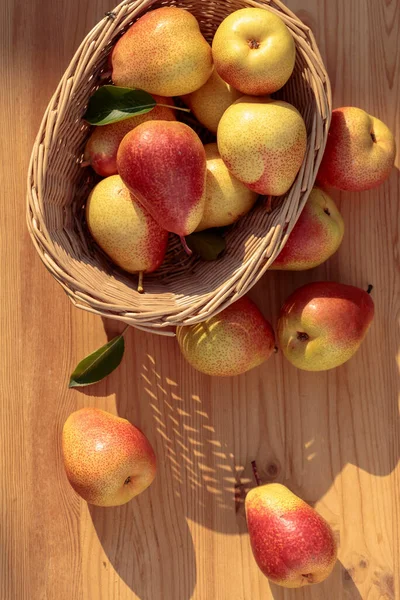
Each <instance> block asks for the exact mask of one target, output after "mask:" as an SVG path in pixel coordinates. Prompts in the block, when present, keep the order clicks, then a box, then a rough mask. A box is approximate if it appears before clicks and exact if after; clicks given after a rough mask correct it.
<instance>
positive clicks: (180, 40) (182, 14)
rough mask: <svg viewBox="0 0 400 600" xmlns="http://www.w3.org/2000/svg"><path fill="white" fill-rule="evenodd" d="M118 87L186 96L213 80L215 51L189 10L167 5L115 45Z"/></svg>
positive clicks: (142, 18) (112, 62) (115, 80)
mask: <svg viewBox="0 0 400 600" xmlns="http://www.w3.org/2000/svg"><path fill="white" fill-rule="evenodd" d="M111 64H112V79H113V82H114V83H115V85H119V86H123V87H132V88H140V89H143V90H146V92H149V93H150V94H158V95H159V96H182V95H183V94H190V93H191V92H194V91H195V90H198V89H199V88H200V87H201V86H202V85H204V84H205V82H206V81H207V79H208V78H209V77H210V75H211V72H212V69H213V62H212V52H211V47H210V45H209V44H208V43H207V41H206V40H205V38H204V37H203V36H202V34H201V31H200V27H199V23H198V21H197V20H196V17H194V16H193V15H192V14H191V13H190V12H189V11H187V10H183V9H182V8H176V7H174V6H164V7H162V8H158V9H156V10H152V11H149V12H147V13H146V14H145V15H143V17H141V18H140V19H139V20H138V21H136V22H135V23H134V24H133V25H132V26H131V27H130V28H129V29H128V31H127V32H126V33H125V34H124V35H123V36H122V37H121V38H120V39H119V40H118V42H117V43H116V45H115V47H114V50H113V53H112V58H111Z"/></svg>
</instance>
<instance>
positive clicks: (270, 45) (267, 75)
mask: <svg viewBox="0 0 400 600" xmlns="http://www.w3.org/2000/svg"><path fill="white" fill-rule="evenodd" d="M212 52H213V58H214V63H215V68H216V70H217V71H218V73H219V74H220V75H221V77H222V79H224V80H225V81H227V82H228V83H230V84H231V85H233V86H234V87H235V88H236V89H237V90H240V91H241V92H243V94H249V95H250V96H264V95H265V94H272V93H273V92H276V91H277V90H279V89H280V88H281V87H282V86H283V85H284V84H285V83H286V82H287V80H288V79H289V77H290V76H291V74H292V72H293V68H294V64H295V60H296V46H295V43H294V39H293V36H292V34H291V33H290V31H289V29H288V28H287V27H286V25H285V23H284V22H283V20H282V19H281V18H280V17H279V16H278V15H277V14H276V13H275V12H272V11H270V10H265V9H264V8H242V9H240V10H236V11H234V12H232V13H231V14H230V15H228V16H227V17H226V19H224V20H223V21H222V23H221V24H220V26H219V27H218V29H217V31H216V32H215V36H214V40H213V44H212Z"/></svg>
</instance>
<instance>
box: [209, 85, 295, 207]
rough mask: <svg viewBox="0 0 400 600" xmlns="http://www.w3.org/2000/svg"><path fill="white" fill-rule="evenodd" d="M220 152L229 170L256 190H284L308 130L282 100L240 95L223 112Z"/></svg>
mask: <svg viewBox="0 0 400 600" xmlns="http://www.w3.org/2000/svg"><path fill="white" fill-rule="evenodd" d="M217 141H218V149H219V152H220V154H221V156H222V158H223V160H224V162H225V164H226V166H227V167H228V169H229V170H230V171H231V173H232V174H233V175H234V176H235V177H236V178H237V179H239V180H240V181H241V182H242V183H244V184H245V185H246V186H247V187H248V188H250V189H251V190H253V191H254V192H257V193H258V194H263V195H271V196H281V195H283V194H285V193H286V192H287V191H288V190H289V188H290V187H291V185H292V184H293V182H294V180H295V179H296V175H297V173H298V172H299V170H300V167H301V165H302V162H303V159H304V156H305V152H306V148H307V132H306V126H305V124H304V121H303V118H302V116H301V114H300V113H299V111H298V110H297V109H296V108H295V107H294V106H292V105H291V104H288V103H287V102H283V101H282V100H270V99H269V98H256V97H251V96H243V98H240V100H237V101H236V102H235V103H234V104H232V106H230V107H229V108H228V109H227V110H226V111H225V112H224V114H223V116H222V118H221V121H220V122H219V125H218V133H217Z"/></svg>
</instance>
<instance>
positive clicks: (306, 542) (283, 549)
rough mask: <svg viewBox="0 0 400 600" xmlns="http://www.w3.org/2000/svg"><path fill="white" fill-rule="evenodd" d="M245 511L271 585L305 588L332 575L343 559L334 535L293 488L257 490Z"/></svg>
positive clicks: (255, 549)
mask: <svg viewBox="0 0 400 600" xmlns="http://www.w3.org/2000/svg"><path fill="white" fill-rule="evenodd" d="M245 509H246V519H247V527H248V530H249V536H250V543H251V547H252V550H253V554H254V558H255V560H256V562H257V564H258V566H259V568H260V569H261V571H262V572H263V573H264V575H265V576H266V577H268V579H269V580H270V581H273V582H274V583H276V584H277V585H280V586H283V587H287V588H299V587H303V586H307V585H310V584H313V583H320V582H321V581H324V580H325V579H326V578H327V577H328V576H329V575H330V573H331V572H332V570H333V568H334V566H335V563H336V558H337V547H336V541H335V536H334V533H333V531H332V529H331V527H330V525H329V523H327V522H326V521H325V519H323V518H322V517H321V516H320V515H319V514H318V513H317V512H316V511H315V510H314V509H313V508H311V506H309V505H308V504H306V502H304V501H303V500H301V498H299V497H298V496H296V495H295V494H293V493H292V492H291V491H290V490H289V489H288V488H287V487H285V486H284V485H281V484H279V483H270V484H266V485H260V486H258V487H256V488H253V489H252V490H250V492H249V493H248V494H247V496H246V500H245Z"/></svg>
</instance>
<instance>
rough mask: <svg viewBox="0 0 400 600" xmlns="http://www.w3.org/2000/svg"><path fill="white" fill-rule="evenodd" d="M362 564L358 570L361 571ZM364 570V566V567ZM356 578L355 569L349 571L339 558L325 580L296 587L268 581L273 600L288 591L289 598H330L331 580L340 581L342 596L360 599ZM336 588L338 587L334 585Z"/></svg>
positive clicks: (284, 599) (278, 598) (292, 599)
mask: <svg viewBox="0 0 400 600" xmlns="http://www.w3.org/2000/svg"><path fill="white" fill-rule="evenodd" d="M362 568H363V567H362V566H361V567H360V570H361V571H362ZM364 570H365V568H364ZM353 578H354V579H355V578H356V574H355V571H354V569H353V571H352V572H349V571H348V570H347V569H345V567H344V566H343V565H342V563H341V562H340V560H338V561H336V565H335V567H334V569H333V571H332V574H331V575H330V576H329V577H328V579H325V581H323V582H321V583H318V584H315V585H311V586H305V587H302V588H298V589H287V588H283V587H281V586H279V585H276V584H275V583H270V591H271V594H272V597H273V598H274V600H286V598H287V597H288V593H289V594H290V599H291V600H305V599H306V598H312V599H313V600H330V599H331V598H332V580H335V581H338V582H339V581H341V586H340V589H342V590H343V593H344V595H343V597H344V598H346V600H362V596H361V594H360V592H359V591H358V589H357V586H356V583H355V582H354V579H353ZM336 589H339V588H338V587H336Z"/></svg>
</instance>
